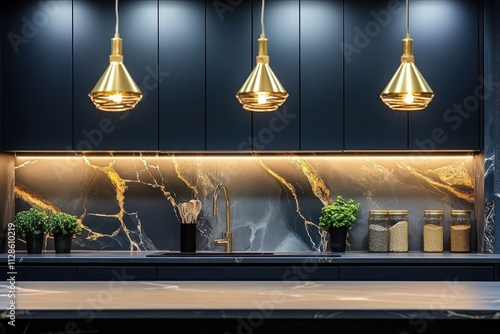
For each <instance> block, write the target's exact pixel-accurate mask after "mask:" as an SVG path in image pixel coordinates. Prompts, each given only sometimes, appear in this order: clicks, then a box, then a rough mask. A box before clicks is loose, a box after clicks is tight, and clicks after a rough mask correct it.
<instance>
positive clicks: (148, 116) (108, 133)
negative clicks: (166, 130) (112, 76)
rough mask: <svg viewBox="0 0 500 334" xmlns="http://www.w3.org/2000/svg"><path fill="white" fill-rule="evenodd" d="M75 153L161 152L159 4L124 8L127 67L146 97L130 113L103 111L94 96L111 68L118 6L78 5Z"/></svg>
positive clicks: (121, 6)
mask: <svg viewBox="0 0 500 334" xmlns="http://www.w3.org/2000/svg"><path fill="white" fill-rule="evenodd" d="M73 7H74V14H73V21H74V22H73V34H74V119H75V121H74V133H75V139H74V147H75V149H77V150H157V149H158V81H159V80H160V79H164V78H161V77H160V74H159V71H158V22H157V17H158V12H157V2H156V1H138V0H134V1H132V0H125V1H120V3H119V29H118V30H119V34H120V37H121V38H122V39H123V57H124V64H125V67H126V68H127V70H128V72H129V73H130V75H131V76H132V78H134V80H135V82H136V83H137V85H138V86H139V88H140V89H141V91H142V93H143V95H144V96H143V99H142V101H141V102H139V104H138V105H137V106H136V108H135V109H133V110H130V111H128V112H119V113H108V112H103V111H100V110H97V109H96V108H95V106H94V105H93V104H92V102H91V101H90V98H89V97H88V94H89V93H90V91H91V90H92V88H93V87H94V85H95V84H96V83H97V81H98V80H99V78H100V77H101V75H102V74H103V72H104V71H105V69H106V67H107V66H108V65H109V55H110V53H111V38H112V37H113V36H114V33H115V24H116V17H115V8H114V2H113V1H74V2H73Z"/></svg>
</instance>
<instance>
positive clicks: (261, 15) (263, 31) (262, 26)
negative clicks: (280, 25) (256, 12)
mask: <svg viewBox="0 0 500 334" xmlns="http://www.w3.org/2000/svg"><path fill="white" fill-rule="evenodd" d="M265 4H266V1H265V0H262V10H261V13H260V26H261V28H262V34H263V35H265V34H266V31H265V30H264V6H265Z"/></svg>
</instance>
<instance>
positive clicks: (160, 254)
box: [146, 252, 274, 257]
mask: <svg viewBox="0 0 500 334" xmlns="http://www.w3.org/2000/svg"><path fill="white" fill-rule="evenodd" d="M272 255H274V253H272V252H230V253H226V252H162V253H156V254H149V255H146V256H149V257H167V256H214V257H215V256H226V257H227V256H228V257H244V256H245V257H248V256H272Z"/></svg>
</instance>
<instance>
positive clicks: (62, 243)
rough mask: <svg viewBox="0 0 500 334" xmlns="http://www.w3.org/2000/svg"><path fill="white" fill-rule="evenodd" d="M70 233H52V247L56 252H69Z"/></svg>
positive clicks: (71, 238) (71, 237) (71, 236)
mask: <svg viewBox="0 0 500 334" xmlns="http://www.w3.org/2000/svg"><path fill="white" fill-rule="evenodd" d="M72 241H73V235H72V234H62V233H54V248H55V250H56V253H69V252H71V242H72Z"/></svg>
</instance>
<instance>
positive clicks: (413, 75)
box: [380, 0, 434, 111]
mask: <svg viewBox="0 0 500 334" xmlns="http://www.w3.org/2000/svg"><path fill="white" fill-rule="evenodd" d="M408 19H409V7H408V0H407V1H406V38H404V39H403V55H402V56H401V65H399V68H398V70H397V71H396V73H395V74H394V76H393V77H392V79H391V81H389V84H387V86H386V87H385V89H384V90H383V91H382V93H381V94H380V98H381V99H382V101H383V102H384V103H385V104H386V105H387V106H389V108H391V109H393V110H404V111H414V110H423V109H425V108H427V105H428V104H429V103H430V102H431V101H432V99H433V97H434V92H433V91H432V89H431V87H430V86H429V84H428V83H427V81H425V79H424V77H423V76H422V74H421V73H420V71H419V70H418V68H417V66H416V65H415V58H414V56H413V39H411V37H410V33H409V29H408Z"/></svg>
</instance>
